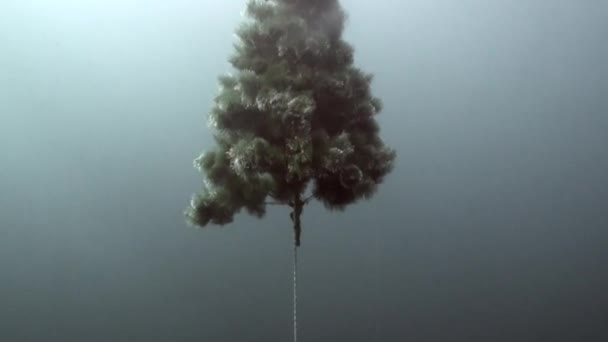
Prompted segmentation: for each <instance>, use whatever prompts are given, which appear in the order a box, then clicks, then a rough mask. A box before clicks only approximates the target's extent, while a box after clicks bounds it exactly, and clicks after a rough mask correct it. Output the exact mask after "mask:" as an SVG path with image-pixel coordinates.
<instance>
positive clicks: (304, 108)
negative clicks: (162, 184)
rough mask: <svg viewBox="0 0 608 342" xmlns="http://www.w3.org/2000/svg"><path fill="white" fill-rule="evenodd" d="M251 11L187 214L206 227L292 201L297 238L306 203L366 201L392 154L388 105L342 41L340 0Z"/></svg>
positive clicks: (270, 0) (264, 5)
mask: <svg viewBox="0 0 608 342" xmlns="http://www.w3.org/2000/svg"><path fill="white" fill-rule="evenodd" d="M246 15H247V19H246V20H245V21H244V22H243V23H242V24H241V26H240V27H239V28H238V29H237V31H236V36H237V37H238V42H237V43H235V45H234V54H233V55H232V56H231V58H230V63H231V64H232V66H233V67H234V69H235V70H234V73H233V74H228V75H224V76H221V77H219V84H220V88H221V90H220V92H219V94H218V95H217V97H216V98H215V101H214V106H213V108H212V110H211V111H210V113H209V124H210V125H211V126H212V127H213V128H215V130H216V131H215V135H214V137H215V141H216V146H214V148H213V149H210V150H207V151H206V152H204V153H203V154H202V155H201V156H200V157H199V158H197V159H196V160H195V162H194V164H195V166H196V167H197V168H198V169H199V170H200V171H201V172H202V173H203V174H204V187H203V189H202V191H201V192H200V193H198V194H197V195H195V196H193V198H192V201H191V203H190V206H189V207H188V208H187V210H186V215H187V217H188V220H189V222H190V223H192V224H193V225H195V226H200V227H205V226H207V225H208V224H216V225H225V224H228V223H230V222H232V221H233V218H234V215H235V214H236V213H238V212H239V211H241V210H243V209H244V210H246V211H247V212H248V213H249V214H251V215H255V216H257V217H263V216H264V214H265V212H266V207H267V205H269V204H279V205H287V206H290V207H291V208H292V209H291V210H292V211H291V214H290V217H291V219H292V221H293V229H294V243H295V245H296V246H299V245H300V232H301V215H302V212H303V209H304V207H305V206H306V204H307V203H309V201H311V200H313V199H316V200H318V201H320V202H321V203H323V204H324V206H325V207H326V208H328V209H331V210H343V209H344V208H346V207H347V206H348V205H349V204H352V203H355V202H356V201H357V200H359V199H363V198H365V199H369V198H370V197H371V196H372V195H373V194H374V193H375V192H376V190H377V188H378V185H379V184H381V182H382V181H383V178H384V176H385V175H387V174H388V173H389V172H390V170H391V169H392V167H393V163H394V160H395V156H396V153H395V151H394V150H393V149H391V148H389V147H387V146H385V144H384V143H383V141H382V140H381V138H380V137H379V126H378V124H377V122H376V115H378V113H379V112H380V111H381V109H382V104H381V101H380V99H378V98H376V97H374V96H373V95H372V93H371V90H370V84H371V82H372V75H371V74H369V73H365V72H364V71H362V70H361V69H359V68H357V67H355V66H354V63H353V47H352V46H351V45H349V44H348V43H347V42H345V41H344V40H343V39H342V33H343V29H344V23H345V14H344V11H343V10H342V8H341V6H340V3H339V2H338V0H266V1H262V0H257V1H256V0H253V1H250V2H249V3H248V4H247V9H246ZM309 188H310V189H311V194H307V193H306V191H307V189H309Z"/></svg>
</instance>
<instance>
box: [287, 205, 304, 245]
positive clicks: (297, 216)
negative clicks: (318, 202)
mask: <svg viewBox="0 0 608 342" xmlns="http://www.w3.org/2000/svg"><path fill="white" fill-rule="evenodd" d="M303 209H304V201H302V199H301V198H300V195H296V196H295V197H294V200H293V211H292V212H291V214H290V215H289V216H291V220H292V221H293V238H294V243H295V245H296V247H299V246H300V235H301V234H302V224H301V216H302V210H303Z"/></svg>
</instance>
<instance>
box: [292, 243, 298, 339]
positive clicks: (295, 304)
mask: <svg viewBox="0 0 608 342" xmlns="http://www.w3.org/2000/svg"><path fill="white" fill-rule="evenodd" d="M293 342H298V247H297V246H296V244H295V242H294V244H293Z"/></svg>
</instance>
